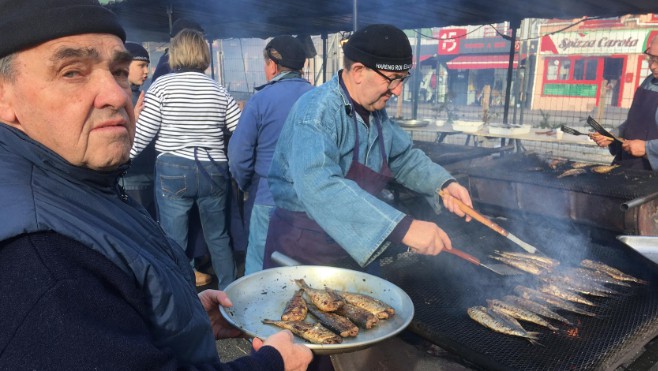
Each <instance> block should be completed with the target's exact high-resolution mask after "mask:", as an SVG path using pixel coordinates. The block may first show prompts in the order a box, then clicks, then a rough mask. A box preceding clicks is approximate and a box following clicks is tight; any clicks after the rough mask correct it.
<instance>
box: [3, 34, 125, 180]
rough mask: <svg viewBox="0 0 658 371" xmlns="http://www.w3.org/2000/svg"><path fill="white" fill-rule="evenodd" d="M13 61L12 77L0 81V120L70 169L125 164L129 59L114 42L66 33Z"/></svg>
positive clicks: (114, 39) (110, 37) (103, 37)
mask: <svg viewBox="0 0 658 371" xmlns="http://www.w3.org/2000/svg"><path fill="white" fill-rule="evenodd" d="M15 56H16V57H15V58H14V67H15V71H16V78H15V79H14V81H3V80H0V121H2V122H5V123H7V124H9V125H11V126H13V127H16V128H18V129H19V130H21V131H23V132H24V133H25V134H27V135H28V136H29V137H30V138H32V139H34V140H36V141H38V142H40V143H41V144H43V145H44V146H46V147H48V148H50V149H51V150H53V151H54V152H56V153H57V154H59V155H60V156H62V157H63V158H64V159H65V160H67V161H68V162H70V163H71V164H73V165H76V166H83V167H88V168H91V169H95V170H112V169H115V168H117V167H118V166H119V165H121V164H123V163H125V162H126V161H127V160H128V158H129V152H130V147H131V146H132V141H133V137H134V134H135V117H134V114H133V108H132V102H131V98H130V86H129V83H128V70H129V65H130V62H131V59H132V58H131V56H130V54H128V52H127V51H126V49H125V48H124V46H123V43H122V42H121V39H119V38H118V37H116V36H114V35H109V34H84V35H76V36H67V37H62V38H59V39H55V40H51V41H48V42H46V43H43V44H40V45H38V46H36V47H34V48H31V49H28V50H24V51H21V52H19V53H17V54H16V55H15Z"/></svg>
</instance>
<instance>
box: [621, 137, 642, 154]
mask: <svg viewBox="0 0 658 371" xmlns="http://www.w3.org/2000/svg"><path fill="white" fill-rule="evenodd" d="M646 145H647V142H646V141H644V140H639V139H633V140H629V139H626V140H625V141H624V143H622V145H621V148H622V149H623V150H624V151H626V152H628V153H630V154H631V155H633V156H635V157H643V156H644V155H646V154H647V149H646V148H647V147H646Z"/></svg>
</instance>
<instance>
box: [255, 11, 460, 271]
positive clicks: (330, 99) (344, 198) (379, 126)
mask: <svg viewBox="0 0 658 371" xmlns="http://www.w3.org/2000/svg"><path fill="white" fill-rule="evenodd" d="M343 51H344V54H345V57H344V67H345V68H344V69H343V70H341V71H338V74H337V75H336V76H334V78H333V79H332V80H331V81H329V82H327V83H326V84H324V85H322V86H320V87H318V88H315V89H313V90H311V91H310V92H308V93H306V94H304V95H303V96H302V97H301V98H300V99H299V100H298V101H297V103H296V104H295V105H294V106H293V108H292V110H291V112H290V114H289V116H288V118H287V120H286V123H285V125H284V127H283V130H282V132H281V135H280V137H279V142H278V144H277V147H276V151H275V153H274V157H273V160H272V166H271V168H270V171H269V185H270V191H271V192H272V195H273V197H274V202H275V204H276V206H277V207H276V209H275V211H274V213H273V215H272V218H271V220H270V225H269V231H268V236H267V242H266V249H265V268H269V267H273V266H275V264H274V262H273V261H272V260H271V259H270V257H271V254H272V253H273V252H274V251H280V252H282V253H284V254H285V255H288V256H289V257H292V258H294V259H296V260H298V261H300V262H302V263H303V264H319V265H334V266H342V267H348V268H352V269H366V267H368V268H370V267H373V269H372V270H371V272H373V273H376V266H377V265H376V264H373V265H372V266H369V264H370V263H372V262H373V261H374V260H375V259H376V258H377V257H378V256H379V255H380V254H381V253H382V252H383V251H384V250H385V249H386V248H387V247H388V246H389V245H390V244H391V243H397V244H400V243H402V244H404V245H406V246H408V247H409V248H410V249H411V250H413V251H415V252H417V253H419V254H427V255H436V254H439V253H440V252H441V250H443V249H450V248H452V247H451V245H450V239H449V238H448V236H447V234H446V233H445V232H444V231H443V230H442V229H441V228H439V227H438V226H437V225H436V224H434V223H431V222H426V221H421V220H415V219H413V218H412V217H411V216H409V215H405V214H404V213H403V212H401V211H399V210H396V209H395V208H393V207H392V206H391V205H389V204H388V203H386V202H384V201H383V200H381V199H380V198H378V196H379V195H380V192H381V191H382V190H383V189H384V187H385V186H386V184H387V183H388V182H389V180H391V179H393V178H394V179H395V180H396V181H397V182H399V183H401V184H402V185H404V186H406V187H407V188H409V189H411V190H413V191H415V192H418V193H420V194H423V195H425V196H427V197H428V198H429V199H432V200H433V203H434V206H436V208H437V209H438V208H439V207H440V206H439V205H440V202H441V200H440V198H439V196H438V192H439V191H440V190H444V191H445V192H446V193H447V194H448V196H447V197H445V198H444V199H443V200H442V203H443V206H445V207H446V208H447V209H448V210H450V211H451V212H453V213H455V214H457V215H459V216H462V217H463V216H465V214H464V213H463V212H462V211H461V210H460V209H459V207H458V206H457V204H456V202H455V199H458V200H461V201H462V202H464V203H466V204H468V205H471V199H470V196H469V194H468V191H467V190H466V188H464V187H462V186H461V185H459V183H457V182H456V181H455V179H454V178H453V177H452V176H451V175H450V174H449V173H448V172H447V171H446V170H445V169H444V168H443V167H441V166H440V165H438V164H435V163H434V162H432V161H431V160H430V159H429V158H428V157H427V156H426V155H425V154H424V153H423V152H422V151H420V150H419V149H415V148H413V146H412V142H411V139H410V138H409V135H408V134H407V133H406V132H405V131H404V130H402V129H401V128H400V127H399V126H398V125H397V124H395V123H394V122H393V121H392V120H390V119H389V117H388V114H387V113H386V110H385V108H386V103H387V102H388V100H389V99H390V98H391V97H392V96H393V95H400V94H401V92H402V88H403V82H404V80H405V79H407V78H408V77H409V69H410V68H411V67H412V53H411V46H410V44H409V39H408V38H407V36H406V35H405V34H404V32H403V31H402V30H400V29H398V28H396V27H395V26H391V25H386V24H375V25H370V26H367V27H365V28H363V29H361V30H358V31H356V32H355V33H354V34H353V35H352V36H351V37H350V38H349V40H348V41H347V43H346V44H344V46H343ZM466 219H467V220H470V218H468V216H466Z"/></svg>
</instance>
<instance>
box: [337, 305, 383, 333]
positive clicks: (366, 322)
mask: <svg viewBox="0 0 658 371" xmlns="http://www.w3.org/2000/svg"><path fill="white" fill-rule="evenodd" d="M335 313H336V314H339V315H341V316H344V317H347V318H349V319H350V321H352V322H354V324H356V325H357V326H359V327H361V328H364V329H367V330H369V329H371V328H372V326H374V325H376V324H377V322H379V318H377V316H376V315H374V314H372V313H370V312H368V311H367V310H365V309H363V308H359V307H357V306H355V305H352V304H350V303H345V304H344V305H343V306H342V307H340V308H338V310H337V311H336V312H335Z"/></svg>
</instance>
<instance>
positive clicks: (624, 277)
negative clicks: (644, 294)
mask: <svg viewBox="0 0 658 371" xmlns="http://www.w3.org/2000/svg"><path fill="white" fill-rule="evenodd" d="M580 265H582V266H583V267H585V268H589V269H594V270H596V271H599V272H603V273H605V274H607V275H609V276H610V277H612V278H614V279H616V280H620V281H628V282H635V283H641V284H646V283H647V281H644V280H641V279H639V278H635V277H633V276H631V275H630V274H626V273H624V272H622V271H620V270H619V269H616V268H613V267H611V266H609V265H605V264H603V263H601V262H595V261H593V260H588V259H585V260H583V261H581V262H580Z"/></svg>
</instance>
